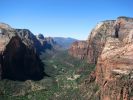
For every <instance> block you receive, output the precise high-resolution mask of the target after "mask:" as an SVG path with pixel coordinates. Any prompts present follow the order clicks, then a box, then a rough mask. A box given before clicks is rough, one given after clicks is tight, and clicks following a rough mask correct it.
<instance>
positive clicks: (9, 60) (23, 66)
mask: <svg viewBox="0 0 133 100" xmlns="http://www.w3.org/2000/svg"><path fill="white" fill-rule="evenodd" d="M21 31H26V32H18V30H17V31H16V29H13V28H11V27H10V26H9V25H7V24H4V23H1V24H0V78H8V79H13V80H26V79H33V80H38V79H41V78H42V77H43V76H44V66H43V63H42V62H41V60H40V58H39V56H38V55H37V53H36V52H35V51H36V48H35V47H34V44H33V42H32V41H34V35H33V34H30V37H31V36H32V37H33V38H29V34H28V33H29V32H28V33H27V30H21ZM20 33H23V34H21V35H20ZM36 40H37V39H36ZM35 42H36V41H35Z"/></svg>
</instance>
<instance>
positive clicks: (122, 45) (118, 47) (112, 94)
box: [96, 17, 133, 100]
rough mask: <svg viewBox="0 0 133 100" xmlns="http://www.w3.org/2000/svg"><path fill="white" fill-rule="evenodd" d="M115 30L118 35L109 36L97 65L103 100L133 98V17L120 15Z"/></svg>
mask: <svg viewBox="0 0 133 100" xmlns="http://www.w3.org/2000/svg"><path fill="white" fill-rule="evenodd" d="M117 25H119V27H118V26H117ZM117 28H119V29H117ZM113 32H114V34H115V36H116V37H115V38H114V37H109V38H107V41H106V44H105V46H104V49H103V51H102V53H101V55H100V56H99V58H98V62H97V66H96V82H97V83H98V84H99V86H100V89H101V95H100V96H101V100H132V98H133V95H132V93H133V84H132V82H133V79H132V78H133V74H132V73H133V72H132V71H133V42H132V40H133V19H132V18H127V17H119V18H118V19H117V20H116V22H115V24H114V28H113Z"/></svg>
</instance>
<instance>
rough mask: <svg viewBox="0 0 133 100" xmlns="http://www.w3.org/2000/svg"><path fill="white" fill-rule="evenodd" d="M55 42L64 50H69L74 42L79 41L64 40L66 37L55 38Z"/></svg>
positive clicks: (72, 39)
mask: <svg viewBox="0 0 133 100" xmlns="http://www.w3.org/2000/svg"><path fill="white" fill-rule="evenodd" d="M53 39H54V41H55V42H56V43H57V44H59V45H60V46H61V47H62V48H64V49H68V48H69V47H70V46H71V45H72V43H73V42H75V41H78V40H77V39H74V38H64V37H53Z"/></svg>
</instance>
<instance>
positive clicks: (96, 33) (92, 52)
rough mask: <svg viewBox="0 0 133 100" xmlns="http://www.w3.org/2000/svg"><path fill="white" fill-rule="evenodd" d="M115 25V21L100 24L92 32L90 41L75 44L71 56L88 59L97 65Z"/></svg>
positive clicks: (70, 50)
mask: <svg viewBox="0 0 133 100" xmlns="http://www.w3.org/2000/svg"><path fill="white" fill-rule="evenodd" d="M114 23H115V21H114V20H108V21H103V22H100V23H98V24H97V25H96V27H95V28H94V29H93V30H92V31H91V33H90V36H89V38H88V40H86V41H84V42H83V41H81V42H80V41H79V42H77V43H73V45H72V46H71V47H70V49H69V54H70V55H72V56H74V57H78V58H80V59H81V58H82V59H83V58H84V59H87V61H88V62H89V63H93V64H96V63H97V58H98V56H99V55H100V54H101V52H102V49H103V47H104V45H105V42H106V38H107V37H110V36H111V35H112V30H113V25H114ZM79 51H80V52H79ZM81 53H82V54H81Z"/></svg>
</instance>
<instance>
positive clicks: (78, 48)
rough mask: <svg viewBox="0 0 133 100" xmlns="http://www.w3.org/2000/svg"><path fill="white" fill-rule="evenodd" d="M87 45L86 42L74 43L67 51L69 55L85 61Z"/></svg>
mask: <svg viewBox="0 0 133 100" xmlns="http://www.w3.org/2000/svg"><path fill="white" fill-rule="evenodd" d="M87 49H88V44H87V41H76V42H74V43H73V45H72V46H71V47H70V49H69V54H70V55H72V56H73V57H78V58H80V59H85V58H86V57H87Z"/></svg>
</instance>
